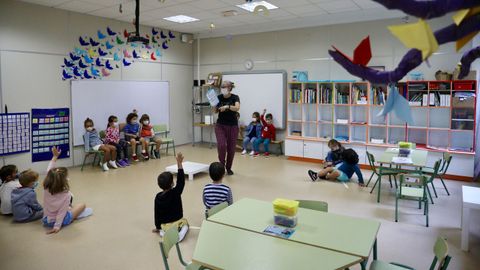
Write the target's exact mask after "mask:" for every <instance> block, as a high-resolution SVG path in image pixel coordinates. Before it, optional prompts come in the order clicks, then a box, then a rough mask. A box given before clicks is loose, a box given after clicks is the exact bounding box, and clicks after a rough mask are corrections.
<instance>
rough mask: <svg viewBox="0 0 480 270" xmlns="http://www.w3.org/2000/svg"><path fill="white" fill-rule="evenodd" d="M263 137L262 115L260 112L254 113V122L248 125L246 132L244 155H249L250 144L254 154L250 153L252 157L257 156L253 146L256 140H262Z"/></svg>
mask: <svg viewBox="0 0 480 270" xmlns="http://www.w3.org/2000/svg"><path fill="white" fill-rule="evenodd" d="M261 135H262V124H261V123H260V114H259V113H258V112H254V113H253V114H252V122H250V124H248V126H247V128H246V130H245V138H243V151H242V155H245V154H246V153H247V147H248V143H251V144H252V152H250V156H253V154H255V151H254V150H253V145H254V143H255V141H256V140H258V139H260V136H261Z"/></svg>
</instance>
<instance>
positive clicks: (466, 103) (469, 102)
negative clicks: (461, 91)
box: [452, 97, 475, 109]
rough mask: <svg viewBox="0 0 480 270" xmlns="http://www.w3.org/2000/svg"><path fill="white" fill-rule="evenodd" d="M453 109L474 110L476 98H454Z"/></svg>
mask: <svg viewBox="0 0 480 270" xmlns="http://www.w3.org/2000/svg"><path fill="white" fill-rule="evenodd" d="M452 107H454V108H472V109H473V108H474V107H475V98H473V97H472V98H466V99H460V98H457V97H454V98H452Z"/></svg>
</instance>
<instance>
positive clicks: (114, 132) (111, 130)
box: [105, 115, 130, 168]
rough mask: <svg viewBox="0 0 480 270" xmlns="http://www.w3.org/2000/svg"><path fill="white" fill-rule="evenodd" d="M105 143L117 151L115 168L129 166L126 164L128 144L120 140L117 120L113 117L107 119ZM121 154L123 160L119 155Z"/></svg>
mask: <svg viewBox="0 0 480 270" xmlns="http://www.w3.org/2000/svg"><path fill="white" fill-rule="evenodd" d="M105 143H107V144H109V145H113V146H115V148H116V149H117V166H119V167H122V168H123V167H125V166H130V163H128V144H127V142H126V141H125V140H123V139H120V128H119V124H118V118H117V117H116V116H115V115H110V116H109V117H108V125H107V130H106V131H105ZM122 152H123V159H122V158H121V154H120V153H122Z"/></svg>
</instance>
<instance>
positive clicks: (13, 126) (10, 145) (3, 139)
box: [0, 112, 30, 156]
mask: <svg viewBox="0 0 480 270" xmlns="http://www.w3.org/2000/svg"><path fill="white" fill-rule="evenodd" d="M29 151H30V114H29V113H28V112H27V113H8V114H6V113H2V114H0V156H5V155H13V154H17V153H24V152H29Z"/></svg>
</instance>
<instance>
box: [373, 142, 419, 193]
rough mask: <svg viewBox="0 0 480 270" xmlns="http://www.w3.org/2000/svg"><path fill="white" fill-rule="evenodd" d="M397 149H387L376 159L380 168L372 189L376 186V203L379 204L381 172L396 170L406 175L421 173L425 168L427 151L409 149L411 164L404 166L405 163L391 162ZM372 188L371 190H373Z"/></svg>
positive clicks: (396, 154) (396, 153)
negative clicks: (406, 173) (408, 168)
mask: <svg viewBox="0 0 480 270" xmlns="http://www.w3.org/2000/svg"><path fill="white" fill-rule="evenodd" d="M398 152H399V149H398V148H387V149H386V150H385V152H383V153H382V155H381V156H380V157H379V158H377V163H379V164H380V167H379V168H378V175H379V176H378V178H377V181H376V183H375V184H374V186H373V188H375V186H377V189H378V190H377V191H378V193H377V203H379V202H380V190H381V184H382V172H383V171H384V170H388V171H392V170H397V171H398V173H402V172H408V173H412V172H413V173H421V172H422V168H423V167H426V166H427V156H428V151H426V150H419V149H411V150H410V158H411V159H412V163H411V164H406V163H394V162H393V161H392V158H393V157H396V156H398ZM385 164H386V165H389V166H388V167H385V166H384V165H385ZM405 166H406V167H413V169H412V170H406V169H404V168H402V167H405ZM373 188H372V190H373Z"/></svg>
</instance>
